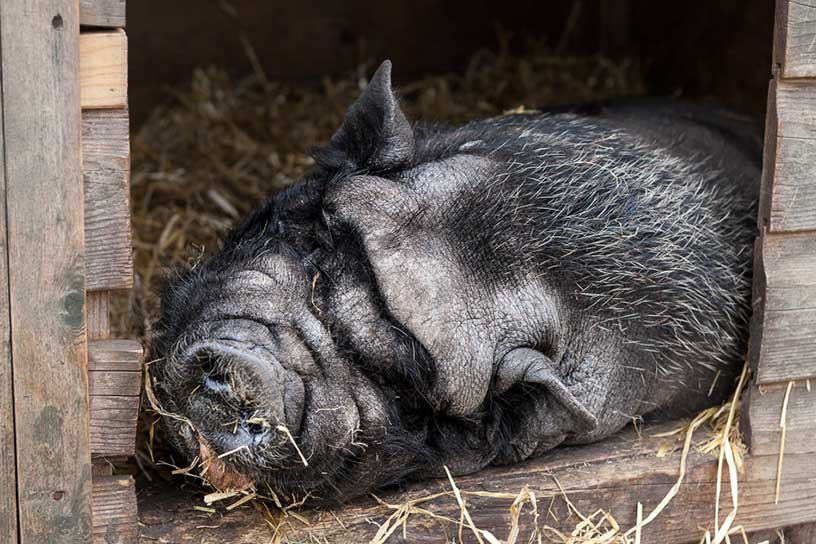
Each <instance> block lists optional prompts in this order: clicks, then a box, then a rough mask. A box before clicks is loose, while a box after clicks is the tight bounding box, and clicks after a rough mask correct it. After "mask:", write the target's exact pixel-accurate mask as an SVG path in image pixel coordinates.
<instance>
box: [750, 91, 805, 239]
mask: <svg viewBox="0 0 816 544" xmlns="http://www.w3.org/2000/svg"><path fill="white" fill-rule="evenodd" d="M768 104H769V105H768V108H769V112H768V121H769V124H768V126H769V127H770V131H769V134H770V135H771V137H772V135H773V134H774V133H775V138H774V140H773V142H772V145H771V147H768V148H767V149H766V156H765V161H766V168H765V170H764V172H763V182H762V185H763V188H764V190H763V195H762V198H763V199H764V200H765V202H763V203H762V204H761V207H760V208H761V210H762V212H761V218H762V220H763V222H764V224H766V225H767V227H768V229H769V231H770V232H787V231H806V230H816V177H814V176H813V175H812V172H813V169H814V167H816V81H813V80H793V81H784V80H783V81H777V82H775V83H773V84H772V85H771V88H770V96H769V102H768ZM767 144H768V139H767V138H766V145H767ZM771 152H773V156H771V155H770V153H771Z"/></svg>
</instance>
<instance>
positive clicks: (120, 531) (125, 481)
mask: <svg viewBox="0 0 816 544" xmlns="http://www.w3.org/2000/svg"><path fill="white" fill-rule="evenodd" d="M93 514H94V523H93V542H94V544H111V543H116V544H136V543H137V542H138V541H139V536H138V530H139V528H138V522H139V519H138V516H137V513H136V489H135V486H134V482H133V478H131V477H130V476H96V477H95V478H94V481H93Z"/></svg>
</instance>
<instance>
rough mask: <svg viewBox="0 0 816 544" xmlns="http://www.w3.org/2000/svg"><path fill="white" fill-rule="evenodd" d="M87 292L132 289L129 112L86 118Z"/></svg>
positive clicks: (85, 115)
mask: <svg viewBox="0 0 816 544" xmlns="http://www.w3.org/2000/svg"><path fill="white" fill-rule="evenodd" d="M82 159H83V160H82V171H83V177H84V180H85V247H86V260H87V271H88V272H87V276H88V277H87V289H88V290H89V291H98V290H111V289H130V288H131V287H133V246H132V241H131V228H130V137H129V124H128V111H127V109H119V110H93V111H84V112H83V113H82Z"/></svg>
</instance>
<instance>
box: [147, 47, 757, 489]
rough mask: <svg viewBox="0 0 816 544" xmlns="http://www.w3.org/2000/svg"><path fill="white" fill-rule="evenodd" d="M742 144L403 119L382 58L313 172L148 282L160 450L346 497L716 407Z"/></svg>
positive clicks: (730, 362) (677, 129) (745, 188)
mask: <svg viewBox="0 0 816 544" xmlns="http://www.w3.org/2000/svg"><path fill="white" fill-rule="evenodd" d="M760 141H761V140H760V137H759V131H758V130H757V127H755V126H754V125H753V124H752V123H751V122H749V121H745V120H743V119H740V118H737V117H734V116H731V115H728V114H725V113H722V112H719V111H718V110H716V109H714V108H711V107H703V106H693V105H690V104H683V103H679V102H673V101H669V100H657V99H655V100H631V101H620V102H612V103H608V104H601V105H591V106H578V107H564V108H559V109H554V110H552V111H546V112H543V113H517V114H508V115H505V116H500V117H496V118H490V119H481V120H475V121H472V122H469V123H467V124H464V125H462V126H439V125H419V124H412V123H410V122H409V121H408V120H407V118H406V116H405V114H404V113H403V111H402V110H401V108H400V105H399V101H398V98H397V96H396V95H395V93H394V91H393V90H392V87H391V65H390V63H389V62H388V61H386V62H385V63H383V64H382V65H381V66H380V68H379V69H378V70H377V71H376V73H375V74H374V75H373V77H372V78H371V80H370V82H369V83H368V85H367V87H366V88H365V90H364V92H362V94H361V96H360V97H359V99H358V100H357V101H356V102H355V103H354V104H353V105H352V106H351V107H350V109H349V110H348V113H347V116H346V118H345V120H344V121H343V123H342V125H341V126H340V128H339V129H338V130H337V132H336V133H335V134H334V135H333V136H332V138H331V140H330V141H329V142H328V144H327V145H326V146H325V147H323V148H319V149H317V150H316V151H315V152H314V158H315V167H314V170H313V172H312V173H310V174H309V175H306V176H305V178H304V179H303V180H301V181H300V182H299V183H297V184H295V185H294V186H292V187H291V188H289V189H288V190H286V191H284V192H282V193H279V194H277V195H275V196H273V197H272V198H271V199H270V200H268V201H267V202H266V203H265V204H263V205H262V206H260V207H259V208H258V209H257V210H256V211H254V212H253V213H252V214H251V215H250V216H249V217H248V218H247V219H246V220H245V221H244V222H243V224H241V225H240V226H239V227H237V228H236V229H235V230H234V232H232V234H231V235H230V236H229V237H228V238H227V240H226V241H225V242H224V246H223V249H222V250H221V251H220V252H218V253H217V254H215V255H212V256H210V257H209V258H207V259H204V260H203V261H202V262H199V263H198V264H196V265H195V266H192V268H191V269H189V270H186V271H183V272H180V273H178V274H177V276H176V277H175V278H174V279H172V280H171V281H169V283H168V286H167V288H166V289H165V290H164V293H163V295H162V302H161V308H162V310H161V316H160V318H159V319H158V321H157V323H156V325H155V334H154V337H153V340H152V347H151V350H152V353H153V357H154V358H155V359H156V360H155V362H154V363H152V364H151V365H150V367H149V378H150V380H151V381H150V384H151V388H152V390H153V391H154V393H155V395H154V397H155V403H156V404H157V406H156V408H157V410H159V411H160V412H161V413H162V414H163V416H164V417H163V420H164V422H165V424H166V427H167V431H168V436H169V437H170V440H171V441H172V442H173V443H174V445H175V447H176V448H177V449H178V450H179V451H180V452H182V453H183V454H185V455H186V456H187V457H188V458H189V459H193V458H195V457H198V458H199V459H204V460H205V461H206V463H205V465H209V466H207V467H206V468H205V471H206V472H207V474H205V476H206V477H207V478H208V479H209V480H210V483H212V484H213V485H215V486H216V487H220V488H225V487H241V488H243V487H247V486H255V487H256V488H257V489H262V490H267V489H269V490H272V491H274V492H275V493H276V494H277V495H278V496H280V497H304V496H309V497H311V499H312V500H323V501H345V500H348V499H350V498H353V497H356V496H358V495H360V494H363V493H367V492H370V491H371V490H373V489H376V488H380V487H383V486H387V485H391V484H395V483H399V482H403V481H406V480H411V479H420V478H431V477H435V476H439V475H441V474H444V468H445V467H447V468H448V469H449V470H450V471H451V472H452V473H453V474H454V475H458V474H465V473H470V472H473V471H477V470H479V469H481V468H483V467H485V466H487V465H491V464H493V465H501V464H508V463H517V462H520V461H523V460H525V459H529V458H533V457H536V456H541V455H543V454H545V453H546V452H548V451H550V450H551V449H553V448H555V447H557V446H561V445H578V444H586V443H590V442H594V441H597V440H600V439H602V438H604V437H607V436H609V435H611V434H613V433H615V432H617V431H619V430H620V429H622V428H623V427H624V426H626V425H627V424H628V423H630V422H632V421H636V420H640V419H644V418H645V419H649V420H660V419H666V418H677V417H681V416H686V415H689V414H691V413H693V412H695V411H698V410H700V409H702V408H704V407H706V406H708V405H712V404H714V403H718V402H721V401H722V400H723V399H724V398H725V396H726V395H727V394H728V393H729V392H730V391H731V390H732V388H733V385H734V377H735V375H736V374H737V373H738V371H739V370H740V369H741V368H742V361H743V358H744V354H745V351H746V337H747V329H748V322H749V317H750V308H751V305H750V284H751V264H752V256H751V254H752V242H753V239H754V237H755V230H756V226H755V216H756V210H755V205H756V201H757V193H758V180H759V178H760V169H761V144H760Z"/></svg>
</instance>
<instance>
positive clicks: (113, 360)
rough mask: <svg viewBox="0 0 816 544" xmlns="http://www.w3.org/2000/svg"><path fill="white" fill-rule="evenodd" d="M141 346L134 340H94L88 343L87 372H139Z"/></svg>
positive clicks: (141, 355) (140, 368) (140, 369)
mask: <svg viewBox="0 0 816 544" xmlns="http://www.w3.org/2000/svg"><path fill="white" fill-rule="evenodd" d="M142 357H143V352H142V346H141V344H139V342H137V341H136V340H116V339H109V340H96V341H93V342H89V343H88V370H90V371H91V372H96V371H105V370H109V371H118V372H141V371H142Z"/></svg>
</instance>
